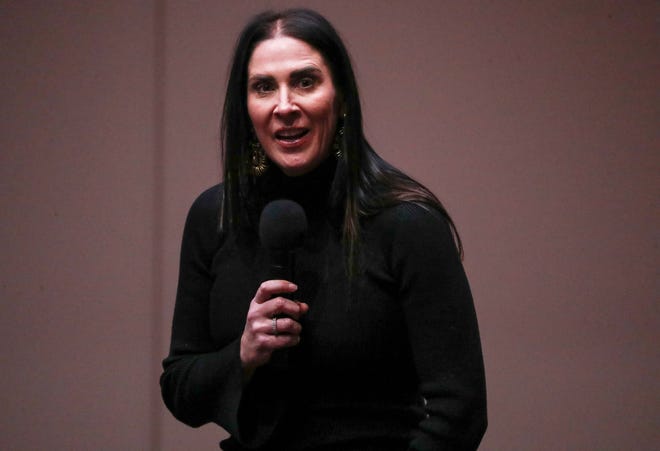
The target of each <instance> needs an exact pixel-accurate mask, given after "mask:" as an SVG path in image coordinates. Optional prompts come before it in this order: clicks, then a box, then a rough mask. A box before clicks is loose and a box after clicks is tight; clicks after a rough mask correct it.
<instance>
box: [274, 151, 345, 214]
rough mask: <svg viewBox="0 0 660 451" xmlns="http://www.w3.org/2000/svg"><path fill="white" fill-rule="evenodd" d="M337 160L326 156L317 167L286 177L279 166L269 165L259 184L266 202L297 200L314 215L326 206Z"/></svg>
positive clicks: (307, 212) (308, 212) (306, 211)
mask: <svg viewBox="0 0 660 451" xmlns="http://www.w3.org/2000/svg"><path fill="white" fill-rule="evenodd" d="M336 167H337V160H336V159H335V158H333V157H332V156H329V157H328V158H326V159H325V160H324V161H323V162H322V163H321V164H320V165H319V166H318V167H317V168H315V169H313V170H312V171H310V172H308V173H307V174H303V175H301V176H298V177H288V176H287V175H285V174H284V173H283V172H282V171H281V170H280V169H279V168H277V167H271V168H270V169H269V171H268V173H267V174H264V183H263V184H262V185H261V190H262V195H263V197H264V199H265V200H266V202H270V201H271V200H275V199H291V200H293V201H295V202H298V203H299V204H300V205H301V206H302V207H303V209H304V210H305V213H306V214H307V215H308V216H311V217H313V216H316V215H317V214H319V213H322V212H324V211H325V210H326V209H327V207H328V195H329V193H330V187H331V186H332V180H333V178H334V175H335V169H336Z"/></svg>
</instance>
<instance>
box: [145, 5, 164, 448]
mask: <svg viewBox="0 0 660 451" xmlns="http://www.w3.org/2000/svg"><path fill="white" fill-rule="evenodd" d="M166 1H167V0H154V3H153V33H154V36H153V38H154V40H153V42H154V49H153V52H154V53H153V132H154V136H153V149H152V155H153V218H152V225H153V226H152V230H151V233H152V235H151V236H152V256H153V261H152V266H151V270H152V277H151V280H152V284H153V285H152V290H151V292H152V296H153V299H152V314H151V318H150V320H151V324H152V330H151V356H152V365H151V368H152V374H151V378H150V380H151V381H152V383H153V385H152V387H154V389H153V390H151V393H152V397H151V406H150V407H151V408H150V410H151V412H150V416H151V421H150V431H149V435H150V443H151V449H152V450H153V451H158V450H160V449H161V426H162V425H161V418H162V417H161V400H160V391H159V389H158V377H159V375H160V357H161V337H162V332H163V320H162V308H163V264H162V261H163V220H164V210H163V209H164V205H163V202H164V194H163V190H164V177H165V176H164V171H165V165H164V152H165V70H166V68H165V51H166V42H165V28H166V13H167V11H166Z"/></svg>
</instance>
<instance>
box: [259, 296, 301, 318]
mask: <svg viewBox="0 0 660 451" xmlns="http://www.w3.org/2000/svg"><path fill="white" fill-rule="evenodd" d="M262 306H263V308H262V311H263V313H264V315H265V316H268V317H273V316H290V317H291V318H294V319H300V317H301V316H302V315H304V314H305V313H306V312H307V310H309V307H308V306H307V304H305V303H303V302H296V301H292V300H290V299H286V298H283V297H276V298H273V299H270V300H268V301H266V302H264V303H263V304H262Z"/></svg>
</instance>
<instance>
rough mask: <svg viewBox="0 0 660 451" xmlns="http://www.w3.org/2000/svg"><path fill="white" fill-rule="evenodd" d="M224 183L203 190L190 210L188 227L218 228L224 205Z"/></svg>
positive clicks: (187, 220)
mask: <svg viewBox="0 0 660 451" xmlns="http://www.w3.org/2000/svg"><path fill="white" fill-rule="evenodd" d="M222 193H223V185H222V183H219V184H217V185H214V186H212V187H210V188H207V189H205V190H204V191H202V192H201V193H200V194H199V195H198V196H197V197H196V198H195V200H194V201H193V203H192V205H191V206H190V210H189V211H188V217H187V219H186V227H193V228H195V229H198V230H199V229H207V228H210V229H212V230H217V229H218V218H219V217H220V208H221V206H222Z"/></svg>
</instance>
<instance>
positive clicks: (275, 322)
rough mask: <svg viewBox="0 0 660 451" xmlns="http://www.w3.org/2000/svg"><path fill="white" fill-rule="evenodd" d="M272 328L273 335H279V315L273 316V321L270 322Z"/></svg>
mask: <svg viewBox="0 0 660 451" xmlns="http://www.w3.org/2000/svg"><path fill="white" fill-rule="evenodd" d="M270 324H271V326H270V328H271V330H272V331H273V335H279V332H277V316H273V319H272V322H271V323H270Z"/></svg>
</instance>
